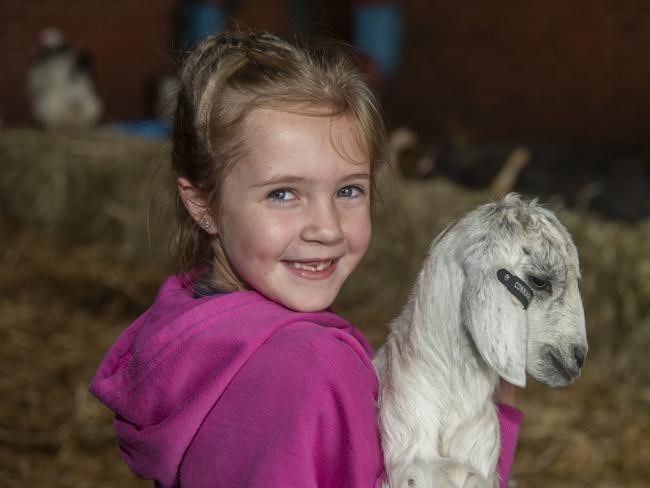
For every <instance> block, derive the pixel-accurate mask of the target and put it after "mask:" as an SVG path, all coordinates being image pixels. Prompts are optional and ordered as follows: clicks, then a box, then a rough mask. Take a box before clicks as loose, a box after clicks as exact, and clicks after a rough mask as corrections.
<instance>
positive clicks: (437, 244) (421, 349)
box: [375, 194, 587, 488]
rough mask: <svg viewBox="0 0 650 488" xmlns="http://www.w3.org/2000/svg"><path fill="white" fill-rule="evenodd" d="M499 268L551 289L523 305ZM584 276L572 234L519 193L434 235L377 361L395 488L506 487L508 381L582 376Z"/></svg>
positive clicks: (556, 381)
mask: <svg viewBox="0 0 650 488" xmlns="http://www.w3.org/2000/svg"><path fill="white" fill-rule="evenodd" d="M500 268H505V269H507V270H508V271H510V272H511V273H513V274H515V275H516V276H518V277H520V278H521V279H522V280H525V281H528V280H529V278H530V277H531V276H534V277H538V278H540V277H541V278H542V279H544V280H546V281H547V283H548V284H549V285H550V286H549V287H548V289H535V288H534V287H533V290H534V293H535V296H534V298H533V300H532V301H531V303H530V305H529V307H528V309H527V310H526V309H524V307H523V305H522V304H521V303H520V302H519V301H518V300H517V299H516V298H515V297H514V296H513V295H511V294H510V293H509V291H508V290H507V289H506V287H505V286H504V285H503V284H502V283H500V282H499V281H498V279H497V270H498V269H500ZM579 279H580V270H579V264H578V253H577V250H576V247H575V245H574V244H573V241H572V239H571V236H570V235H569V233H568V232H567V230H566V229H565V228H564V226H563V225H562V224H561V223H560V222H559V221H558V219H557V218H556V217H555V215H554V214H553V213H552V212H550V211H549V210H546V209H544V208H542V207H541V206H539V205H538V204H537V202H536V201H530V202H528V201H524V200H522V199H521V198H520V197H519V196H518V195H516V194H509V195H506V196H505V197H504V199H503V200H501V201H499V202H496V203H490V204H487V205H483V206H481V207H479V208H477V209H475V210H474V211H472V212H470V213H469V214H467V215H466V216H464V217H463V218H461V219H459V220H457V221H456V222H455V223H453V224H452V225H450V226H449V227H448V228H447V229H446V230H445V231H444V232H443V233H442V234H441V235H440V236H438V237H437V238H436V240H434V242H433V244H432V246H431V249H430V250H429V254H428V256H427V258H426V260H425V262H424V265H423V268H422V270H421V271H420V274H419V275H418V278H417V281H416V284H415V286H414V288H413V290H412V292H411V295H410V297H409V300H408V302H407V304H406V306H405V308H404V310H403V311H402V313H401V314H400V316H399V317H397V318H396V319H395V320H394V321H393V322H392V323H391V325H390V329H391V330H390V334H389V336H388V339H387V341H386V344H385V346H384V347H383V348H382V349H381V350H380V351H379V353H378V354H377V358H376V359H375V366H376V368H377V371H378V374H379V378H380V382H381V395H380V400H379V424H380V430H381V435H382V445H383V450H384V458H385V465H386V470H387V475H388V484H389V486H390V487H391V488H402V487H409V488H412V487H416V488H425V487H426V488H429V487H463V486H464V487H494V486H498V481H499V480H498V476H497V474H496V465H497V460H498V457H499V449H500V438H499V427H498V418H497V414H496V408H495V405H494V403H493V401H492V397H493V394H494V391H495V388H496V386H497V384H498V381H499V377H503V378H504V379H506V380H507V381H509V382H510V383H512V384H515V385H518V386H522V387H523V386H524V385H525V382H526V372H528V373H529V374H531V376H533V377H534V378H535V379H537V380H538V381H541V382H543V383H546V384H548V385H550V386H564V385H567V384H569V383H571V382H573V381H574V380H575V379H576V378H577V377H578V376H579V374H580V367H581V366H582V360H583V359H584V356H585V355H586V352H587V340H586V333H585V320H584V311H583V306H582V301H581V296H580V291H579V288H578V282H579ZM538 284H539V283H538ZM578 356H581V359H576V358H577V357H578Z"/></svg>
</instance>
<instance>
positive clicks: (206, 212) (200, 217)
mask: <svg viewBox="0 0 650 488" xmlns="http://www.w3.org/2000/svg"><path fill="white" fill-rule="evenodd" d="M176 188H177V189H178V194H179V195H180V197H181V200H183V204H184V205H185V208H186V209H187V211H188V212H189V214H190V215H191V216H192V218H193V219H194V221H195V222H196V223H197V224H198V225H199V227H201V229H203V230H204V231H205V232H207V233H208V234H211V235H217V234H218V233H219V232H218V229H217V225H216V223H215V221H214V218H213V217H212V215H211V214H210V209H209V205H208V199H207V196H206V195H205V193H204V192H202V191H200V190H199V189H198V188H196V187H195V186H194V185H193V184H192V183H191V182H190V180H188V179H187V178H182V177H181V178H178V179H177V180H176Z"/></svg>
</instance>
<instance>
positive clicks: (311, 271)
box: [282, 259, 338, 280]
mask: <svg viewBox="0 0 650 488" xmlns="http://www.w3.org/2000/svg"><path fill="white" fill-rule="evenodd" d="M337 261H338V259H327V260H319V261H282V263H283V264H284V265H285V266H286V267H287V268H288V269H289V271H291V272H292V273H293V274H295V275H297V276H299V277H301V278H307V279H310V280H321V279H324V278H327V277H329V276H331V275H332V273H334V270H335V269H336V262H337Z"/></svg>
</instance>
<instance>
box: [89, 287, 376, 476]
mask: <svg viewBox="0 0 650 488" xmlns="http://www.w3.org/2000/svg"><path fill="white" fill-rule="evenodd" d="M300 322H302V323H304V322H312V323H316V324H318V325H320V326H324V327H334V328H338V329H345V330H346V332H348V333H349V334H351V335H352V336H354V337H355V338H356V339H357V340H358V341H359V348H360V349H362V350H363V351H360V352H362V353H365V354H366V355H368V356H369V357H372V352H371V349H370V346H369V345H368V344H367V342H366V341H365V339H364V338H363V336H361V334H360V333H359V332H358V331H356V329H354V328H353V327H352V326H350V324H348V323H347V322H346V321H344V320H343V319H341V318H340V317H337V316H336V315H334V314H332V313H329V312H317V313H299V312H294V311H291V310H288V309H286V308H284V307H282V306H281V305H279V304H277V303H275V302H272V301H270V300H268V299H267V298H265V297H264V296H262V295H260V294H259V293H257V292H254V291H245V292H235V293H230V294H226V295H220V296H214V297H201V298H194V297H193V294H192V291H191V290H189V289H188V288H186V287H185V286H184V285H183V284H182V282H181V280H180V279H179V278H178V277H176V276H174V277H171V278H169V279H168V280H167V281H166V282H165V283H164V284H163V286H162V287H161V289H160V291H159V292H158V295H157V297H156V300H155V301H154V304H153V305H152V306H151V308H150V309H149V310H147V311H146V312H145V313H144V314H143V315H142V316H140V317H139V318H138V319H137V320H136V321H135V322H134V323H133V324H132V325H131V326H129V327H128V329H126V330H125V331H124V333H123V334H122V335H121V336H120V338H119V339H118V340H117V342H116V343H115V344H114V345H113V347H112V348H111V349H110V351H109V352H108V354H107V355H106V357H105V358H104V360H103V361H102V363H101V364H100V366H99V369H98V371H97V373H96V374H95V377H94V378H93V381H92V383H91V386H90V391H91V393H92V394H93V395H95V396H96V397H97V398H98V399H99V400H100V401H101V402H102V403H104V404H105V405H106V406H107V407H108V408H110V409H111V410H112V411H114V412H115V427H116V431H117V436H118V441H119V446H120V450H121V452H122V456H123V457H124V459H125V461H126V462H127V464H128V465H129V468H130V469H131V470H132V471H133V472H134V473H135V474H136V475H137V476H139V477H141V478H144V479H150V480H155V481H156V482H157V483H158V485H159V486H162V487H172V486H176V485H177V484H178V472H179V466H180V463H181V460H182V459H183V456H184V454H185V452H186V450H187V448H188V447H189V445H190V443H191V442H192V439H193V438H194V435H195V433H196V432H197V431H198V429H199V427H200V426H201V423H202V422H203V420H204V419H205V417H206V415H207V414H208V413H209V411H210V410H211V409H212V407H213V406H214V404H215V403H216V402H217V401H218V400H219V397H220V396H221V394H222V393H223V391H224V390H225V389H226V387H227V386H228V384H229V383H230V381H231V380H232V378H233V377H234V376H235V375H236V374H237V372H238V371H239V369H240V368H241V367H242V366H243V365H244V364H245V363H246V361H247V360H248V358H250V356H251V355H252V354H253V353H254V352H255V351H256V350H257V349H258V348H259V347H260V346H261V345H262V344H264V342H265V341H266V340H267V339H268V338H269V337H270V336H271V335H273V334H274V333H275V332H276V331H278V330H280V329H282V328H285V327H290V326H291V325H292V324H296V323H300Z"/></svg>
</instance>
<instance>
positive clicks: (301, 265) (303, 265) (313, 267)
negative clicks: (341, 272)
mask: <svg viewBox="0 0 650 488" xmlns="http://www.w3.org/2000/svg"><path fill="white" fill-rule="evenodd" d="M290 264H291V267H292V268H295V269H304V270H305V271H323V270H324V269H325V268H327V267H328V266H329V265H330V264H332V261H331V260H330V261H324V262H322V263H318V264H307V263H296V262H295V261H294V262H291V263H290Z"/></svg>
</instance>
